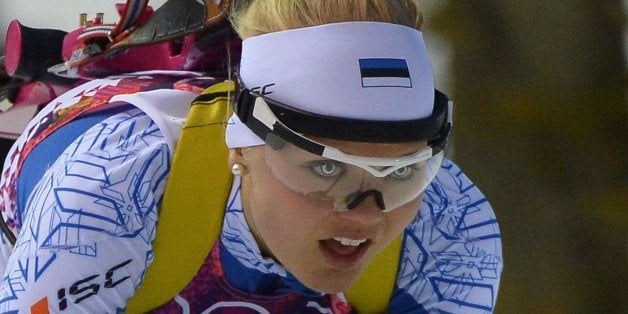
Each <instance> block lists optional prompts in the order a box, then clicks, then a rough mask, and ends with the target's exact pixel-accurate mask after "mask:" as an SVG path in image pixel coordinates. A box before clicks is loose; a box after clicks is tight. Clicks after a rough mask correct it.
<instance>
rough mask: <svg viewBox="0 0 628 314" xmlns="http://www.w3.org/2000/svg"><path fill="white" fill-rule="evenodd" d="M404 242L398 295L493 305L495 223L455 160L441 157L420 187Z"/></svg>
mask: <svg viewBox="0 0 628 314" xmlns="http://www.w3.org/2000/svg"><path fill="white" fill-rule="evenodd" d="M403 245H404V249H403V252H402V256H401V260H400V265H399V272H398V282H397V284H398V286H399V287H400V289H399V291H396V295H397V296H399V298H404V299H405V298H410V299H412V300H414V301H415V302H416V303H417V304H420V305H421V306H422V307H423V308H424V309H426V310H442V311H451V312H460V311H464V312H476V311H477V312H485V311H489V312H490V311H492V309H493V306H494V304H495V298H496V296H497V288H498V285H499V278H500V274H501V270H502V253H501V235H500V231H499V227H498V224H497V220H496V218H495V214H494V213H493V210H492V208H491V206H490V204H489V203H488V201H487V200H486V198H485V197H484V195H483V194H482V193H481V192H480V190H479V189H478V188H477V187H476V186H475V185H474V184H473V183H472V182H471V181H470V180H469V178H467V177H466V176H465V175H464V173H463V172H462V171H461V170H460V168H458V166H456V165H455V164H454V163H453V162H451V161H448V160H446V161H445V162H444V163H443V165H442V167H441V170H440V171H439V173H438V174H437V176H436V178H435V179H434V181H433V182H432V183H431V184H430V186H429V187H428V188H427V189H426V191H425V192H424V196H423V202H422V204H421V209H420V212H419V215H417V217H416V219H415V220H414V221H413V222H412V224H411V225H410V226H408V228H407V229H406V230H405V232H404V244H403ZM400 295H403V297H401V296H400ZM393 302H394V299H393Z"/></svg>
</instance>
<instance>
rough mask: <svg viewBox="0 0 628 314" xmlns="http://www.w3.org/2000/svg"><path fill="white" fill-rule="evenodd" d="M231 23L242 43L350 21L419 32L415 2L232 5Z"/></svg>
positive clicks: (310, 0) (287, 0)
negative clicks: (380, 23)
mask: <svg viewBox="0 0 628 314" xmlns="http://www.w3.org/2000/svg"><path fill="white" fill-rule="evenodd" d="M234 2H235V3H234V4H233V5H232V10H231V13H230V19H231V22H232V24H233V26H234V28H235V30H236V31H237V32H238V34H239V35H240V37H241V38H242V39H246V38H249V37H252V36H256V35H261V34H266V33H272V32H277V31H282V30H288V29H295V28H301V27H308V26H315V25H322V24H328V23H338V22H350V21H372V22H387V23H394V24H399V25H404V26H408V27H412V28H415V29H420V28H421V25H422V24H423V15H422V14H421V12H420V11H419V6H418V3H417V0H248V1H242V0H240V1H237V0H235V1H234Z"/></svg>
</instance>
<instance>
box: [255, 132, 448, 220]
mask: <svg viewBox="0 0 628 314" xmlns="http://www.w3.org/2000/svg"><path fill="white" fill-rule="evenodd" d="M277 144H278V143H277V138H275V139H273V145H265V149H264V150H265V152H264V158H265V162H266V165H267V166H268V168H269V169H270V170H271V172H272V173H273V175H274V176H275V177H276V178H277V179H278V180H279V181H280V182H281V183H282V184H283V185H284V186H286V187H287V188H288V189H290V190H292V191H294V192H296V193H298V194H299V195H301V196H302V197H304V198H306V199H307V200H308V201H310V202H312V203H314V204H315V205H316V206H319V207H321V208H329V209H332V210H336V211H342V210H346V209H347V205H348V204H350V203H351V202H352V201H353V200H354V199H355V198H356V197H358V196H359V195H360V194H362V193H363V192H365V191H371V190H375V191H379V192H380V193H381V196H382V199H383V203H384V206H385V211H390V210H392V209H395V208H397V207H399V206H401V205H403V204H405V203H407V202H409V201H412V200H414V199H416V198H417V197H418V196H419V195H420V194H421V192H423V190H425V188H426V187H427V185H428V184H429V183H430V182H431V181H432V179H434V177H435V176H436V173H437V172H438V169H439V168H440V165H441V163H442V160H443V153H442V152H441V153H438V154H436V155H435V156H432V157H430V158H428V159H425V160H421V161H417V162H415V163H412V164H409V165H406V166H403V167H400V168H397V169H395V170H394V171H392V172H391V173H390V174H388V175H386V176H383V177H376V176H374V175H372V174H371V173H369V172H368V171H366V170H365V169H364V168H362V167H360V166H356V165H354V164H351V163H349V161H347V159H344V162H343V161H338V160H334V159H329V158H325V157H321V156H318V155H315V154H312V153H310V152H307V151H305V150H303V149H301V148H299V147H297V146H295V145H293V144H290V143H286V142H283V143H281V145H277ZM372 145H377V144H372ZM386 160H390V166H394V165H395V161H397V159H395V158H378V161H379V162H380V163H381V161H386ZM375 168H381V169H385V168H387V166H381V167H380V166H378V167H375ZM369 197H370V196H369Z"/></svg>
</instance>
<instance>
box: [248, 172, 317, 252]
mask: <svg viewBox="0 0 628 314" xmlns="http://www.w3.org/2000/svg"><path fill="white" fill-rule="evenodd" d="M242 195H243V202H244V204H243V205H244V208H245V216H246V217H247V223H248V224H249V227H250V228H251V231H252V232H253V235H254V236H255V238H256V240H257V242H258V244H259V245H260V247H261V248H262V250H263V251H265V252H264V253H266V254H268V255H272V256H275V257H276V258H278V259H280V260H282V259H283V258H282V257H285V255H286V254H297V253H296V251H298V250H299V248H300V247H303V246H306V245H307V243H313V242H312V241H311V240H312V239H314V238H316V235H317V234H318V233H319V231H318V229H319V227H318V226H319V225H320V223H321V221H322V220H324V218H325V212H323V211H320V209H317V208H314V207H313V206H312V204H311V203H310V202H307V200H305V199H303V198H302V197H300V196H299V195H297V194H295V193H294V192H292V191H290V190H289V189H287V188H286V187H285V186H283V185H282V184H281V183H280V182H279V181H278V180H276V179H275V178H274V176H273V175H272V174H271V173H270V172H269V171H266V169H265V167H262V168H260V167H254V168H252V169H251V172H250V173H249V175H248V176H246V177H245V181H244V182H243V186H242Z"/></svg>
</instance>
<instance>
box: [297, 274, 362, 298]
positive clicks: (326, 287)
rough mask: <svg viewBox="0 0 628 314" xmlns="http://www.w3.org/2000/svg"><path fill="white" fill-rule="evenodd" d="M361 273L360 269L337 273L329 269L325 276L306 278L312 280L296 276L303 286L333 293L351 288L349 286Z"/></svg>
mask: <svg viewBox="0 0 628 314" xmlns="http://www.w3.org/2000/svg"><path fill="white" fill-rule="evenodd" d="M361 274H362V271H359V272H355V273H349V274H339V273H338V272H336V271H329V272H327V274H326V275H325V276H315V278H308V279H312V280H307V279H306V280H304V279H300V278H298V277H297V278H298V279H299V280H300V281H301V282H302V283H303V284H304V285H305V286H307V287H308V288H310V289H312V290H314V291H318V292H323V293H328V294H334V293H340V292H345V291H347V290H349V288H351V286H353V285H354V284H355V283H356V282H357V281H358V279H359V278H360V275H361Z"/></svg>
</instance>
